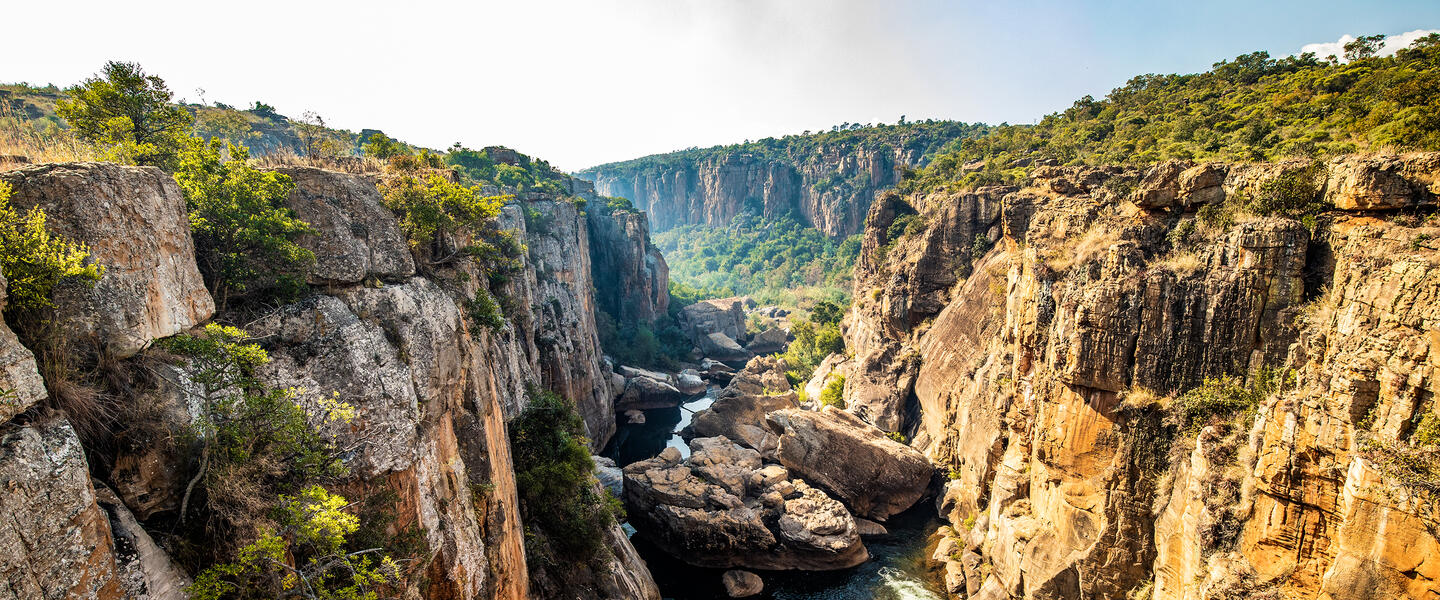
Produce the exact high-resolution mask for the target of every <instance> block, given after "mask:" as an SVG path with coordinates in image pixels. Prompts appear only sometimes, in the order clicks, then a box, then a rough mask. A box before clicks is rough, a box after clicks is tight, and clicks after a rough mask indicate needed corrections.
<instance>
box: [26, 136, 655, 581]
mask: <svg viewBox="0 0 1440 600" xmlns="http://www.w3.org/2000/svg"><path fill="white" fill-rule="evenodd" d="M286 173H287V174H288V175H290V176H291V177H292V178H293V180H294V182H295V188H294V191H293V192H292V193H291V195H290V196H289V198H288V200H287V203H288V205H289V206H290V207H291V208H292V209H293V210H294V211H295V212H296V214H297V215H299V216H301V217H302V218H304V219H305V220H307V221H308V222H310V223H311V224H312V226H313V228H314V230H315V231H314V233H313V235H311V236H309V237H307V238H306V239H305V240H303V241H302V244H303V245H304V246H305V247H307V248H308V249H310V250H312V251H313V252H314V253H315V254H316V259H317V260H316V262H315V264H314V266H313V268H312V269H311V271H310V272H309V274H308V279H309V281H310V283H311V284H312V290H313V293H311V294H309V295H308V296H306V297H304V298H303V299H302V300H300V301H298V302H296V303H293V304H288V305H285V306H281V307H279V308H278V309H275V310H273V311H267V312H265V313H264V314H262V315H260V316H259V317H258V318H253V319H250V320H249V321H248V324H247V325H246V328H247V330H248V331H249V333H250V334H251V335H252V336H254V338H255V339H256V340H257V341H258V342H259V343H261V344H262V345H263V346H264V347H265V349H266V350H267V351H268V353H269V355H270V358H271V361H270V362H269V364H267V365H265V366H264V368H263V369H262V371H261V372H260V373H259V374H258V375H259V376H260V377H261V379H263V380H264V381H265V382H267V383H268V384H270V385H273V386H277V387H290V388H294V389H295V390H297V393H298V395H297V400H298V401H299V402H300V403H301V404H302V405H304V406H314V405H315V404H316V403H318V402H319V401H320V400H321V399H323V398H327V397H330V396H331V395H332V394H338V396H336V397H338V398H340V399H342V400H344V401H345V402H348V403H349V404H351V405H353V406H354V407H355V411H356V415H355V418H354V419H353V420H352V421H350V422H349V423H348V425H346V426H343V427H336V425H335V424H334V423H330V424H328V425H326V424H324V423H322V424H320V425H322V426H324V427H327V428H329V429H327V430H326V432H327V433H329V434H332V435H333V436H335V439H336V440H337V442H338V443H339V445H340V446H342V447H344V448H346V449H347V453H346V455H345V462H346V466H347V467H349V475H348V476H347V478H346V480H345V481H344V482H342V484H341V485H340V486H339V489H340V491H341V492H343V493H344V494H345V495H347V496H350V497H353V498H365V497H378V498H388V499H389V500H388V501H387V505H386V506H383V507H380V508H381V509H383V510H386V511H389V512H392V513H393V514H394V521H393V523H392V525H391V528H392V533H394V532H398V531H402V530H405V529H408V528H412V527H413V528H418V530H419V531H420V532H421V535H422V537H423V539H424V542H425V543H424V546H425V547H426V548H428V552H426V553H425V554H424V555H422V557H421V561H422V562H421V563H420V564H419V565H418V566H417V567H416V568H415V569H414V570H416V571H418V572H421V573H423V577H421V578H420V579H418V580H416V581H418V582H423V585H422V586H421V587H419V588H417V589H414V590H413V591H415V592H418V593H419V594H420V595H421V596H422V597H425V598H433V599H450V598H511V599H521V598H530V597H560V596H561V595H563V596H564V597H566V598H615V597H645V598H658V592H656V591H655V586H654V583H653V581H652V580H651V578H650V575H649V573H648V571H647V570H646V568H645V566H644V564H643V562H641V561H640V560H639V559H638V556H637V555H636V554H635V552H634V550H633V549H632V548H630V546H629V542H628V540H626V539H625V537H624V536H623V535H621V534H620V533H619V530H618V528H617V529H615V531H613V532H612V534H611V535H608V536H606V540H605V544H606V545H607V546H609V547H610V552H609V553H608V554H607V556H608V557H609V558H607V559H605V560H606V561H607V563H606V564H605V565H601V566H599V567H593V568H592V566H589V565H558V566H549V567H546V568H545V569H543V570H542V573H543V577H542V578H543V579H544V580H545V581H550V582H553V581H562V582H566V583H568V584H570V585H572V586H573V587H572V588H571V589H554V588H553V587H544V586H541V587H538V588H535V589H532V587H533V586H532V585H531V583H530V578H529V572H528V569H527V565H526V555H525V550H526V547H525V535H524V523H522V522H521V511H520V507H519V505H518V499H517V494H516V482H515V475H514V472H513V468H512V464H511V456H510V445H509V441H508V439H507V436H506V420H507V419H508V418H510V417H513V416H515V415H516V414H517V413H518V412H519V411H520V410H522V409H523V408H524V407H525V405H526V402H527V398H528V394H527V386H528V385H530V384H532V383H534V384H539V385H542V386H544V387H546V388H549V389H551V390H554V391H556V392H558V393H560V394H561V395H563V396H565V397H566V398H568V399H569V400H571V401H572V402H574V403H575V405H576V406H577V408H578V409H579V412H580V413H581V415H582V416H583V417H584V420H585V426H586V429H587V431H588V433H589V437H590V438H591V444H592V447H593V448H595V449H598V448H599V447H601V446H603V445H604V443H605V441H606V440H607V439H608V438H609V436H610V435H611V433H612V432H613V431H614V426H615V420H614V405H613V402H614V393H613V390H612V389H611V387H610V373H609V366H608V363H607V362H605V361H604V360H603V357H602V356H601V350H600V348H599V342H598V336H597V334H596V331H595V321H594V313H595V298H594V297H593V293H594V292H593V291H592V290H593V289H594V288H596V287H604V286H602V285H597V284H596V283H595V282H593V281H592V279H591V273H592V272H591V248H592V243H591V239H590V231H591V222H590V221H594V220H595V219H596V218H597V217H593V216H592V217H590V218H589V219H588V220H587V217H586V216H585V215H584V214H582V212H581V210H580V208H579V207H578V206H577V205H576V204H575V203H574V202H573V201H571V200H570V199H569V198H564V197H551V196H547V195H544V194H530V195H528V196H526V197H525V198H523V199H522V200H521V201H520V203H519V204H518V205H513V206H508V207H506V208H505V209H504V211H503V213H502V215H501V227H502V228H505V229H512V230H514V231H515V232H516V234H517V236H518V238H519V239H520V240H523V242H524V244H525V246H526V247H527V248H528V252H527V253H526V254H525V255H524V256H523V257H521V260H522V261H523V265H522V268H521V269H520V270H519V271H518V273H517V274H515V275H513V276H511V277H510V278H509V279H508V281H505V282H504V283H502V284H500V285H499V286H498V287H492V289H491V290H489V291H490V293H494V294H496V295H497V296H500V297H502V298H504V299H505V302H504V305H505V307H506V315H505V316H506V322H505V324H504V325H503V327H500V328H498V329H491V328H488V327H484V326H480V325H478V324H476V323H474V322H472V320H471V319H469V318H467V310H466V306H467V301H469V300H471V299H472V298H473V297H474V294H475V293H476V292H477V291H478V290H479V288H478V287H477V286H480V285H484V284H485V283H484V282H486V278H485V277H484V276H483V274H482V273H480V272H479V271H478V270H477V269H476V268H475V267H474V266H473V265H472V264H470V263H469V262H468V261H464V262H460V263H455V264H453V265H440V266H436V265H429V266H427V267H424V268H420V267H417V265H416V262H415V260H414V259H413V258H412V256H411V252H410V248H409V247H408V245H407V243H406V240H405V237H404V235H403V234H402V233H401V230H400V228H399V226H398V223H397V221H396V219H395V217H394V216H393V215H392V214H391V213H390V211H389V210H387V209H385V208H384V207H383V206H382V205H381V203H380V195H379V192H378V191H377V189H376V185H375V180H374V179H373V178H372V177H367V176H358V175H349V174H342V173H334V172H329V171H322V170H319V169H311V168H289V169H286ZM0 181H5V182H8V183H9V184H11V185H12V186H13V188H14V191H15V194H14V197H13V198H12V202H13V204H14V205H16V206H17V207H19V208H21V209H24V208H28V207H30V206H40V207H43V208H44V209H45V210H46V212H47V214H48V216H49V217H50V224H51V226H52V228H53V229H54V230H55V231H56V232H57V233H60V234H63V235H65V236H67V237H69V238H71V239H75V240H79V241H83V242H86V243H88V244H89V245H90V248H91V252H92V257H93V259H94V260H95V261H96V262H98V263H100V264H103V265H104V266H105V267H106V270H105V273H104V276H103V277H102V278H101V279H100V281H99V282H98V283H97V284H96V285H95V286H94V287H93V289H86V288H75V289H66V290H63V291H62V293H61V294H59V295H57V304H58V305H59V306H58V309H57V313H56V318H57V320H58V321H59V322H60V323H63V324H64V325H65V326H64V327H63V328H62V331H63V334H62V338H63V343H64V344H67V345H68V346H67V347H68V348H70V349H71V350H73V351H74V352H77V353H82V354H84V355H88V356H99V357H103V359H104V360H106V361H109V362H107V366H106V367H105V369H107V370H108V371H107V372H111V373H115V372H126V371H127V369H136V370H138V369H144V370H147V372H148V371H154V372H157V373H158V374H159V376H158V377H157V378H156V379H155V380H153V381H152V382H150V384H148V385H145V386H141V387H137V388H134V389H128V390H123V393H115V394H114V396H113V397H112V398H108V399H107V401H111V402H113V403H114V405H115V408H116V410H118V411H120V414H122V415H130V416H135V415H146V418H145V419H144V421H147V422H144V423H142V422H139V421H134V422H129V421H126V420H125V419H122V420H120V421H117V422H116V423H115V424H114V426H113V427H112V428H111V429H109V430H106V431H102V432H100V433H99V434H96V433H94V432H92V433H91V434H90V435H88V436H83V439H85V440H87V441H86V444H88V447H87V446H82V436H77V434H76V432H75V430H74V429H73V428H72V427H71V425H70V420H71V419H69V418H68V417H69V415H67V414H65V413H64V412H62V411H58V410H55V409H52V408H49V406H50V405H51V403H49V402H47V401H46V397H47V395H48V393H47V390H46V385H45V384H46V383H48V384H49V385H50V387H51V388H52V389H54V388H55V387H56V386H61V385H65V383H64V382H60V381H50V382H42V379H41V377H40V373H39V370H38V369H37V365H36V362H35V360H34V358H33V357H32V354H31V351H30V350H29V349H27V348H25V347H23V346H21V345H20V343H19V341H18V339H17V338H16V337H15V336H14V335H13V334H11V332H10V329H9V328H7V327H4V326H0V389H3V390H13V391H14V393H13V394H7V397H6V400H5V403H4V412H3V414H4V416H5V417H7V419H8V420H9V422H8V423H6V424H5V425H4V426H3V431H0V474H4V475H3V477H4V485H3V486H0V488H3V490H0V494H3V506H4V508H5V512H6V514H8V515H11V517H12V518H8V519H6V520H5V522H4V523H3V524H0V557H3V558H0V579H3V580H4V581H5V582H6V585H3V586H0V598H17V599H31V598H36V599H38V598H60V597H73V598H142V597H148V598H180V597H183V595H182V592H181V590H182V589H183V587H184V586H185V585H187V584H188V580H187V575H186V574H185V573H184V571H183V570H182V569H180V568H178V567H177V566H176V565H175V564H173V562H172V561H171V560H170V558H169V557H168V556H166V554H165V551H163V550H161V548H160V547H159V546H157V544H156V543H155V541H153V540H152V535H154V536H155V538H156V539H159V538H160V537H163V535H165V534H168V533H169V530H168V529H152V527H154V526H157V525H162V524H165V523H170V522H172V521H170V520H169V519H170V518H172V517H173V514H174V511H175V510H176V508H177V507H178V504H179V500H180V496H181V494H182V493H183V489H182V488H183V484H184V481H185V480H186V479H188V478H189V477H190V471H189V469H190V468H191V467H190V466H189V465H190V464H191V459H190V458H189V457H186V456H177V452H178V451H177V450H175V449H174V447H173V446H172V445H171V444H167V443H162V442H163V441H162V440H160V439H151V438H147V437H145V435H146V433H147V432H151V433H153V432H155V431H157V428H158V427H159V426H160V423H159V422H161V421H164V420H166V419H173V420H174V421H173V422H177V423H187V422H189V421H190V420H191V419H193V418H194V417H193V415H192V414H191V411H193V410H195V408H194V406H193V405H192V402H191V401H190V400H188V399H187V397H186V394H187V393H188V392H187V391H186V386H187V385H188V384H187V381H188V374H187V373H186V372H185V369H184V368H182V367H179V366H174V365H169V364H166V363H167V359H166V357H165V356H164V354H163V353H159V354H155V353H151V352H149V351H148V350H147V348H148V347H151V346H152V345H153V343H154V342H155V341H156V340H158V339H160V338H163V337H165V336H170V335H173V334H176V333H181V332H184V331H187V330H189V329H191V328H193V327H196V326H198V325H200V324H202V323H204V322H205V321H207V320H209V319H211V318H212V317H222V318H223V317H226V316H227V315H215V314H214V313H215V303H214V302H213V301H212V299H211V298H210V295H209V293H208V292H207V291H206V289H205V287H204V285H203V283H202V281H201V278H200V276H199V274H198V272H197V270H196V263H195V260H196V259H195V250H194V244H193V243H192V242H191V237H190V234H189V230H188V223H187V221H186V213H185V201H184V198H183V197H182V196H181V195H180V193H179V191H178V189H177V188H176V185H175V182H174V181H173V180H172V179H171V178H170V177H169V176H168V175H165V174H163V173H162V172H160V171H158V170H156V169H153V168H142V167H122V166H116V165H110V164H95V163H68V164H50V165H40V166H35V167H27V168H23V169H19V170H14V171H8V172H4V173H0ZM527 211H528V212H529V213H530V216H531V217H532V218H530V219H527V218H526V214H525V213H526V212H527ZM527 221H528V222H529V223H527ZM531 223H543V226H530V224H531ZM611 228H612V229H614V230H615V231H620V232H623V233H622V234H619V235H617V234H614V233H609V234H606V236H605V237H604V240H607V243H608V242H615V243H623V244H624V245H625V246H626V247H627V248H628V247H630V246H636V245H638V247H641V248H644V247H645V246H646V244H647V243H648V242H647V241H646V240H645V239H644V235H645V233H644V231H643V230H637V231H630V230H627V229H625V227H624V226H623V225H618V224H617V225H613V226H611ZM627 236H637V237H636V238H635V239H631V238H630V237H627ZM599 247H600V248H604V249H606V250H607V252H613V254H614V256H618V257H620V258H611V259H609V260H612V261H615V262H616V263H617V264H618V265H620V266H621V267H623V268H624V270H626V271H627V272H632V271H633V272H643V270H644V265H643V264H633V265H632V264H628V263H627V262H626V261H628V260H639V261H643V260H644V258H645V257H644V256H638V257H631V256H630V255H629V254H626V252H628V250H627V249H625V248H618V249H613V250H611V249H609V248H608V247H606V246H605V245H604V244H600V245H599ZM422 273H423V274H422ZM654 279H656V280H658V281H657V283H656V284H655V285H658V286H659V287H660V288H661V289H663V288H664V281H663V279H664V275H663V272H661V273H660V274H658V275H656V276H655V277H654ZM490 285H491V286H495V284H493V283H492V284H490ZM0 289H3V286H0ZM618 289H623V288H618ZM638 291H639V290H637V292H638ZM61 404H62V405H63V403H61ZM142 408H143V411H142ZM145 411H148V412H145ZM9 417H14V418H13V419H9ZM150 426H153V427H150ZM92 481H93V482H94V483H93V484H92ZM190 575H194V573H190Z"/></svg>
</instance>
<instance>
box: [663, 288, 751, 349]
mask: <svg viewBox="0 0 1440 600" xmlns="http://www.w3.org/2000/svg"><path fill="white" fill-rule="evenodd" d="M745 300H746V298H744V297H743V296H737V297H734V298H720V299H716V300H701V301H700V302H696V303H694V304H691V305H689V306H686V307H685V308H682V309H680V319H679V321H680V323H679V325H680V328H681V330H683V331H684V332H685V334H686V335H688V336H690V341H691V342H693V343H694V344H695V345H696V346H700V345H702V344H704V343H706V338H707V337H708V336H709V335H710V334H712V333H719V334H722V335H724V336H725V337H728V338H730V340H731V342H732V343H733V342H740V341H744V340H745ZM702 350H703V348H702ZM741 352H743V350H741ZM711 358H715V359H716V360H720V358H718V357H713V356H712V357H711Z"/></svg>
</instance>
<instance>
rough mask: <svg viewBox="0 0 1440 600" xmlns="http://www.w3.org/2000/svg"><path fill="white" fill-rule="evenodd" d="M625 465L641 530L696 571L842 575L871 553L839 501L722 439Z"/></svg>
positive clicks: (629, 499) (629, 502)
mask: <svg viewBox="0 0 1440 600" xmlns="http://www.w3.org/2000/svg"><path fill="white" fill-rule="evenodd" d="M690 448H691V455H690V458H689V459H688V460H687V461H685V462H681V461H680V453H679V452H678V451H674V449H673V448H672V449H668V450H667V451H666V452H663V453H661V454H660V456H657V457H655V458H652V459H649V460H645V461H640V462H637V463H634V464H631V465H630V466H627V467H625V502H626V506H627V508H628V514H629V515H630V516H631V522H632V523H633V524H634V525H635V528H636V529H637V530H639V532H640V534H642V535H644V536H646V538H647V539H649V540H651V541H653V542H654V543H655V544H656V545H657V546H659V547H660V548H661V549H663V550H665V551H666V552H668V553H670V554H671V555H674V556H675V557H676V558H679V559H680V560H683V561H685V562H687V563H690V564H692V565H696V566H701V567H716V568H728V567H743V568H751V569H767V570H786V569H801V570H810V571H823V570H832V569H844V568H848V567H852V566H854V565H857V564H860V563H861V562H864V561H865V559H866V558H868V557H869V553H868V552H867V551H866V550H865V546H864V545H863V544H862V543H861V542H860V535H859V533H858V531H857V529H856V526H855V520H854V519H853V518H852V517H851V516H850V513H849V512H846V510H845V507H844V506H843V505H841V504H840V502H838V501H836V500H834V499H832V498H830V497H829V496H827V495H825V493H824V492H822V491H820V490H818V489H815V488H813V487H810V486H809V485H808V484H806V483H805V482H804V481H802V480H798V479H796V480H792V479H791V478H790V476H789V473H788V472H787V471H786V470H785V468H784V467H780V466H778V465H769V466H765V465H764V464H763V462H762V460H761V458H760V454H759V453H758V452H756V451H754V450H751V449H748V448H745V447H743V446H740V445H739V444H736V443H734V442H731V441H730V440H728V439H725V438H723V437H711V438H697V439H695V440H692V441H691V442H690Z"/></svg>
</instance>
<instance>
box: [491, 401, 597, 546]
mask: <svg viewBox="0 0 1440 600" xmlns="http://www.w3.org/2000/svg"><path fill="white" fill-rule="evenodd" d="M509 431H510V452H511V455H512V456H513V457H514V459H515V485H516V487H517V488H518V491H519V495H520V506H521V509H522V510H523V511H524V514H525V519H524V522H525V523H527V524H530V525H533V526H535V527H538V528H539V529H540V531H541V532H543V534H544V536H545V537H546V538H547V539H548V540H549V542H550V546H551V547H552V548H554V549H555V550H558V551H559V552H560V554H561V555H562V556H561V558H565V559H571V560H574V559H587V558H590V557H592V556H594V555H595V553H596V552H599V551H600V549H601V540H602V539H603V538H604V528H605V527H608V526H609V525H610V524H611V523H612V522H613V515H612V513H611V512H610V510H608V508H607V506H606V503H605V502H604V501H603V498H602V497H601V495H600V493H597V491H596V486H595V485H594V484H593V482H594V478H593V477H592V475H591V474H592V472H593V471H594V470H595V463H594V462H593V461H592V460H591V459H590V450H589V448H588V447H587V445H586V441H585V423H584V422H583V421H581V420H580V415H578V414H576V413H575V409H574V407H572V406H571V405H570V403H569V401H567V400H565V399H564V398H561V397H560V396H558V395H556V394H555V393H554V392H550V391H548V390H541V389H538V388H532V389H531V390H530V405H529V406H527V407H526V408H525V410H523V411H521V412H520V415H519V416H517V417H515V419H514V420H512V421H511V422H510V426H509ZM527 537H528V536H527ZM527 554H528V552H527ZM534 558H539V557H534Z"/></svg>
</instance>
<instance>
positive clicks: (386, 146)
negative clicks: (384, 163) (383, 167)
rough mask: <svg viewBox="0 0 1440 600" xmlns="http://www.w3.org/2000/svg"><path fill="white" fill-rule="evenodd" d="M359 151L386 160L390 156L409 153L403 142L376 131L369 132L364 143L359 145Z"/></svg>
mask: <svg viewBox="0 0 1440 600" xmlns="http://www.w3.org/2000/svg"><path fill="white" fill-rule="evenodd" d="M360 151H361V152H363V153H364V154H365V156H373V157H375V158H378V159H380V160H388V159H389V158H390V157H392V156H399V155H401V154H409V153H410V150H409V148H406V147H405V144H402V143H400V141H399V140H396V139H394V138H391V137H390V136H388V135H385V134H383V133H380V132H378V131H377V132H375V133H372V134H370V137H369V138H368V139H366V140H365V144H364V145H363V146H361V147H360Z"/></svg>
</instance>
